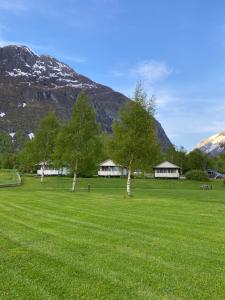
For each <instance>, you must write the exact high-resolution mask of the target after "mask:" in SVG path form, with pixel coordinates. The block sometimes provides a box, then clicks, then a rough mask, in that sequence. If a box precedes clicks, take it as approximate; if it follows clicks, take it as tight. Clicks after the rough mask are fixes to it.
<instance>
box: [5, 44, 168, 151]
mask: <svg viewBox="0 0 225 300" xmlns="http://www.w3.org/2000/svg"><path fill="white" fill-rule="evenodd" d="M81 90H85V92H86V93H87V94H88V96H89V98H90V100H91V102H92V105H93V106H94V108H95V110H96V114H97V121H98V122H99V123H100V125H101V128H102V130H103V131H107V132H111V125H112V122H113V120H115V119H117V118H118V111H119V109H120V108H121V106H122V105H123V104H124V103H125V102H126V101H129V100H128V98H127V97H125V96H124V95H123V94H121V93H118V92H116V91H114V90H112V89H111V88H109V87H107V86H104V85H101V84H98V83H96V82H94V81H92V80H91V79H89V78H87V77H85V76H83V75H80V74H78V73H77V72H75V71H74V70H73V69H72V68H70V67H69V66H68V65H66V64H64V63H62V62H60V61H58V60H57V59H55V58H53V57H51V56H49V55H38V54H36V53H34V52H33V51H32V50H31V49H29V48H28V47H26V46H15V45H11V46H6V47H2V48H0V129H2V130H4V131H6V132H8V133H9V134H10V135H11V136H12V137H13V136H14V135H15V134H16V133H17V132H24V133H26V134H27V135H28V136H29V137H30V138H31V137H33V136H34V132H35V129H36V128H37V126H38V125H39V122H40V119H41V118H43V117H44V116H45V115H46V114H47V112H49V111H53V112H55V114H56V115H57V116H58V117H59V119H60V120H62V121H67V120H68V119H69V118H70V115H71V110H72V106H73V104H74V102H75V101H76V98H77V95H78V94H79V92H80V91H81ZM155 122H156V128H157V136H158V139H159V142H160V144H161V145H162V148H163V149H166V148H168V147H169V146H170V145H171V143H170V141H169V139H168V137H167V136H166V134H165V132H164V130H163V128H162V126H161V125H160V123H159V122H158V121H157V120H155Z"/></svg>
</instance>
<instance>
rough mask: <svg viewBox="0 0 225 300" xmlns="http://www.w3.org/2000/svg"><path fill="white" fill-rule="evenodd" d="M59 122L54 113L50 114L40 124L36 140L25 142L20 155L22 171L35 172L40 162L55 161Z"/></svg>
mask: <svg viewBox="0 0 225 300" xmlns="http://www.w3.org/2000/svg"><path fill="white" fill-rule="evenodd" d="M59 129H60V125H59V122H58V120H57V118H56V117H55V115H54V114H53V113H49V114H48V115H47V116H46V117H45V118H44V119H43V120H42V121H41V124H40V127H39V128H38V130H37V132H36V134H35V138H34V139H33V140H31V141H27V142H25V146H24V149H23V150H22V151H21V153H20V155H19V162H20V169H21V170H23V171H33V170H34V169H35V168H36V167H37V166H36V165H37V164H38V163H40V162H44V163H47V162H50V161H52V159H53V153H54V149H55V144H56V139H57V135H58V132H59Z"/></svg>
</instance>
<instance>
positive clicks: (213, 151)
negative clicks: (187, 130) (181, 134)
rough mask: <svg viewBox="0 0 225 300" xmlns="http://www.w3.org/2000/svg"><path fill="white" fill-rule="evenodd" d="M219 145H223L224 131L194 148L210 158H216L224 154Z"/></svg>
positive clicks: (224, 142)
mask: <svg viewBox="0 0 225 300" xmlns="http://www.w3.org/2000/svg"><path fill="white" fill-rule="evenodd" d="M221 144H225V131H222V132H220V133H217V134H215V135H213V136H210V137H209V138H207V139H205V140H203V141H201V142H200V143H199V144H198V145H197V146H196V149H199V150H201V151H202V152H204V153H207V154H209V155H211V156H217V155H219V154H221V153H222V152H224V148H223V147H221Z"/></svg>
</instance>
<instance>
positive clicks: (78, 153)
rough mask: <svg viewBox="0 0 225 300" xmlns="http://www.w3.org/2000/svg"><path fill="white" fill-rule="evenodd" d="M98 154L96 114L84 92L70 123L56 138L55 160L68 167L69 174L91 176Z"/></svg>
mask: <svg viewBox="0 0 225 300" xmlns="http://www.w3.org/2000/svg"><path fill="white" fill-rule="evenodd" d="M99 154H100V140H99V126H98V124H97V122H96V114H95V111H94V109H93V108H92V106H91V105H90V104H89V101H88V98H87V96H86V94H85V93H84V92H81V93H80V94H79V96H78V98H77V101H76V103H75V105H74V108H73V113H72V117H71V120H70V123H69V124H68V125H66V126H64V127H63V128H62V130H61V132H60V133H59V136H58V138H57V144H56V149H55V160H56V161H58V163H62V162H63V163H64V164H66V165H67V166H69V168H70V170H71V172H77V173H78V174H82V175H86V176H88V175H91V174H93V172H95V171H96V166H97V164H98V159H99Z"/></svg>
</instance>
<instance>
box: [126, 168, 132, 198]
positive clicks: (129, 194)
mask: <svg viewBox="0 0 225 300" xmlns="http://www.w3.org/2000/svg"><path fill="white" fill-rule="evenodd" d="M127 195H128V196H129V197H130V196H131V166H129V168H128V175H127Z"/></svg>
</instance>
